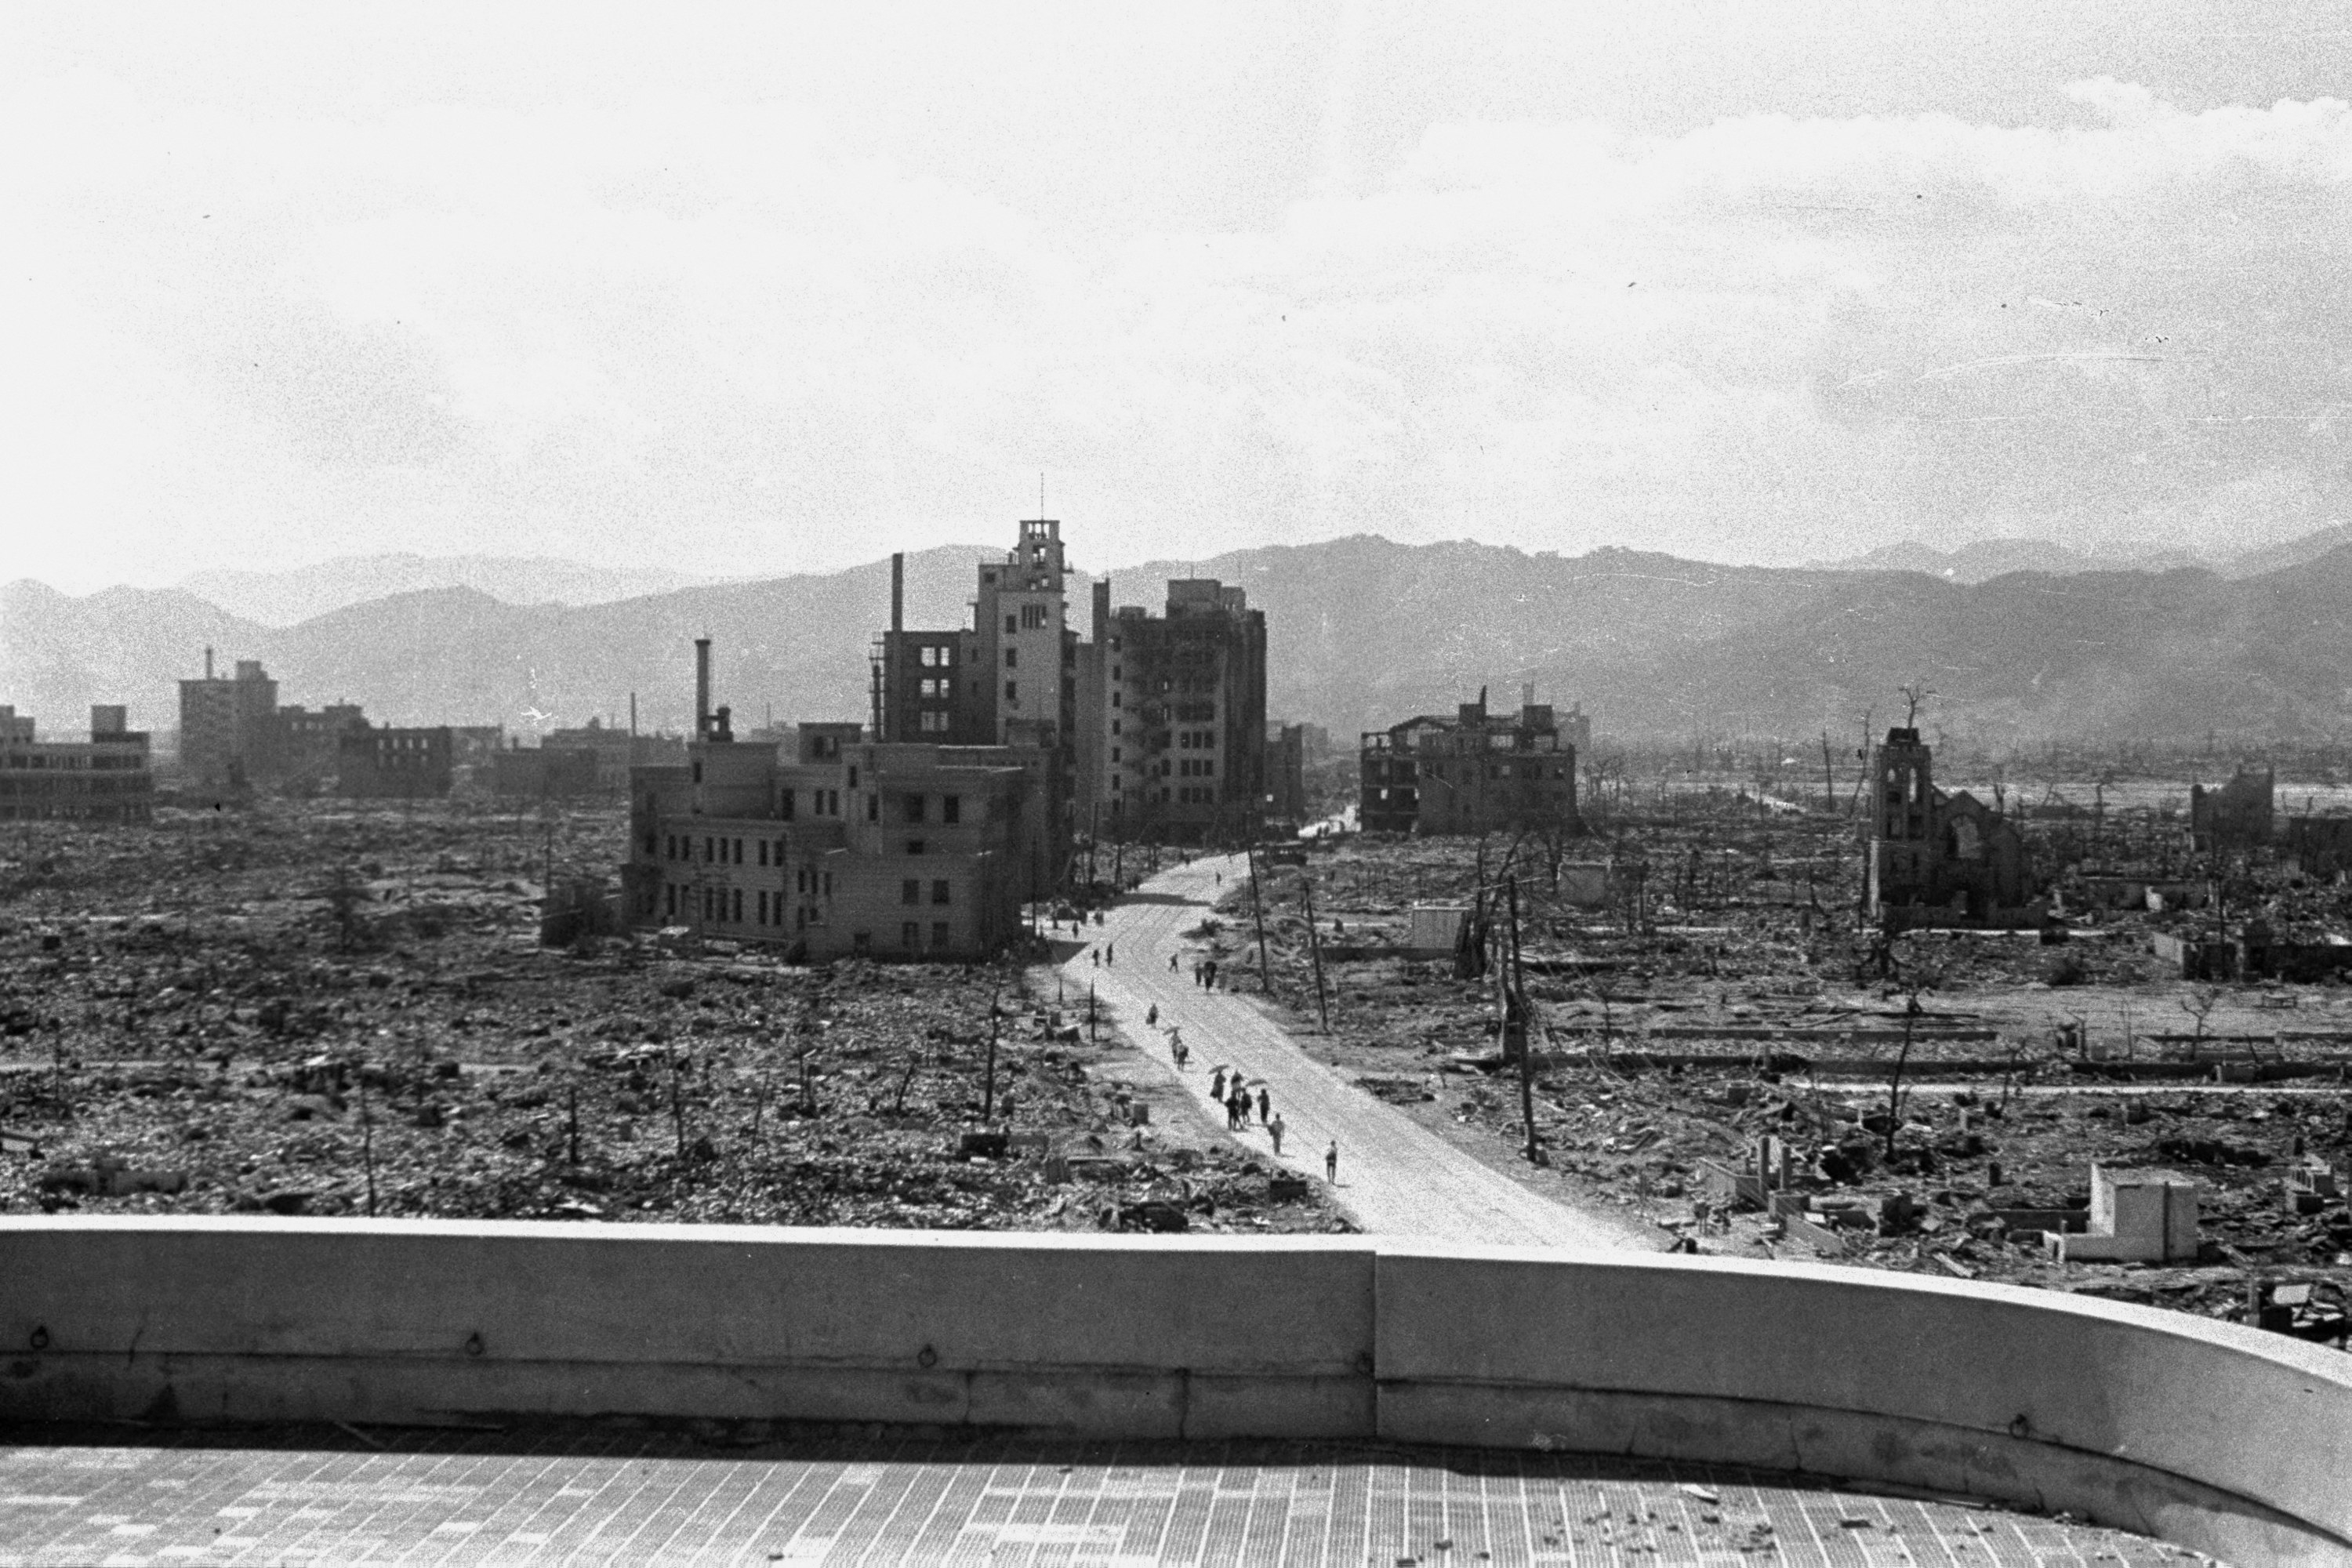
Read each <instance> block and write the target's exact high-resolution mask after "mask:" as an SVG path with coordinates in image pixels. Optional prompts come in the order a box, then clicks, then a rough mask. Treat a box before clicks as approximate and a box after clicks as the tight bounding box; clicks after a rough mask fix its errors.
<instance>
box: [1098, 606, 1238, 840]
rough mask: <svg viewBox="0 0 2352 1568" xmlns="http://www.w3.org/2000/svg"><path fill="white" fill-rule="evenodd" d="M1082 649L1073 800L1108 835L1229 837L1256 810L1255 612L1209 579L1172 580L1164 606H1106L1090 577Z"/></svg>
mask: <svg viewBox="0 0 2352 1568" xmlns="http://www.w3.org/2000/svg"><path fill="white" fill-rule="evenodd" d="M1093 633H1094V637H1093V640H1092V641H1091V642H1090V643H1088V644H1087V645H1086V646H1085V647H1083V648H1082V649H1081V650H1080V663H1081V669H1082V671H1083V672H1084V673H1083V676H1082V680H1083V688H1082V691H1081V702H1082V706H1083V708H1084V710H1085V712H1086V714H1087V720H1086V724H1085V727H1084V729H1083V730H1082V731H1081V756H1082V758H1084V759H1085V765H1083V766H1082V768H1081V771H1080V780H1081V786H1080V795H1079V804H1080V807H1081V810H1082V811H1083V812H1084V814H1085V821H1086V823H1087V825H1088V826H1091V827H1094V828H1095V829H1096V830H1097V836H1098V837H1103V838H1107V839H1124V840H1128V841H1136V840H1142V841H1146V842H1150V843H1158V844H1233V843H1236V842H1248V841H1250V840H1252V839H1254V838H1255V837H1257V835H1258V833H1259V830H1260V828H1261V826H1262V825H1263V823H1264V821H1265V795H1266V755H1265V658H1266V653H1265V647H1266V643H1265V636H1266V634H1265V611H1263V610H1253V609H1251V608H1250V607H1249V599H1248V595H1246V594H1245V593H1244V591H1243V590H1241V589H1240V588H1236V587H1231V586H1228V585H1226V584H1223V583H1220V582H1218V581H1216V580H1215V579H1214V578H1207V577H1198V578H1177V579H1174V580H1172V581H1171V582H1170V583H1169V584H1168V598H1167V604H1166V606H1165V611H1164V613H1163V614H1161V615H1157V616H1155V615H1152V614H1150V612H1149V611H1147V610H1146V609H1144V608H1143V607H1142V606H1140V605H1121V606H1119V607H1118V609H1117V610H1116V611H1114V610H1113V609H1112V608H1111V591H1110V584H1108V583H1107V582H1105V583H1097V584H1095V591H1094V616H1093Z"/></svg>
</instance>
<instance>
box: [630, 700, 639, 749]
mask: <svg viewBox="0 0 2352 1568" xmlns="http://www.w3.org/2000/svg"><path fill="white" fill-rule="evenodd" d="M636 738H637V694H636V693H635V692H634V691H632V692H630V693H629V739H631V740H632V741H634V740H635V739H636Z"/></svg>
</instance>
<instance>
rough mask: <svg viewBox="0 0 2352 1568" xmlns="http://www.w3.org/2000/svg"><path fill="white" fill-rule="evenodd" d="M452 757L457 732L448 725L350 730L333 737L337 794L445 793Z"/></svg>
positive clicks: (397, 796)
mask: <svg viewBox="0 0 2352 1568" xmlns="http://www.w3.org/2000/svg"><path fill="white" fill-rule="evenodd" d="M456 756H457V740H456V736H455V734H454V733H453V731H451V730H450V729H449V727H448V726H447V725H446V724H445V725H438V726H432V727H423V728H414V729H402V728H394V727H391V726H386V727H384V728H382V729H373V728H366V729H357V730H349V731H344V732H343V733H342V734H341V735H340V736H338V737H337V738H336V752H335V793H336V794H338V795H342V796H344V797H346V798H348V799H352V800H421V799H426V798H431V797H435V796H439V795H447V794H448V793H449V785H450V782H451V779H452V777H453V773H452V769H453V767H454V765H455V761H456Z"/></svg>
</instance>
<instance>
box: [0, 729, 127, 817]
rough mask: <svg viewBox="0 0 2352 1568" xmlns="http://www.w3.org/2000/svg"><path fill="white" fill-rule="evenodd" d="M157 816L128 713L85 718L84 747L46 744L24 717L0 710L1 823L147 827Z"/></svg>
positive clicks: (71, 743)
mask: <svg viewBox="0 0 2352 1568" xmlns="http://www.w3.org/2000/svg"><path fill="white" fill-rule="evenodd" d="M154 815H155V775H154V772H153V770H152V767H151V766H150V765H149V756H148V736H147V732H146V731H143V730H133V729H131V728H130V721H129V710H127V709H125V708H123V707H121V706H120V705H117V704H111V703H101V704H100V705H98V706H96V707H93V708H92V709H91V710H89V740H87V741H44V740H41V739H40V738H39V736H38V734H37V731H36V729H35V724H34V721H33V719H32V716H31V715H29V714H25V715H19V714H18V713H17V711H16V709H15V708H13V707H8V706H0V822H46V821H63V822H147V821H151V820H152V818H153V817H154Z"/></svg>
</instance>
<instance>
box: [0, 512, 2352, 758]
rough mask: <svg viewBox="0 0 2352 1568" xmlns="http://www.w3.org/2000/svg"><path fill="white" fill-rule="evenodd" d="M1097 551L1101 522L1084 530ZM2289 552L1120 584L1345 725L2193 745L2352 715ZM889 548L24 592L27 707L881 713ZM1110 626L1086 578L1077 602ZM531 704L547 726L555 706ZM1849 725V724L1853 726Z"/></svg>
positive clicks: (951, 577) (142, 715) (1485, 558)
mask: <svg viewBox="0 0 2352 1568" xmlns="http://www.w3.org/2000/svg"><path fill="white" fill-rule="evenodd" d="M1076 542H1077V543H1080V544H1082V543H1083V541H1082V540H1081V541H1076ZM2314 544H2315V546H2317V547H2320V548H2318V549H2317V551H2316V552H2315V553H2313V554H2311V555H2309V556H2308V557H2306V558H2303V559H2298V560H2295V561H2294V562H2293V563H2290V564H2287V565H2285V566H2284V567H2281V568H2276V569H2273V570H2270V571H2265V572H2258V573H2253V574H2246V575H2238V576H2225V575H2223V574H2221V573H2218V572H2215V571H2212V570H2210V569H2207V568H2202V567H2182V568H2176V569H2173V570H2168V571H2160V572H2152V571H2138V570H2130V571H2122V570H2105V571H2083V572H2070V573H2064V574H2058V573H2050V572H2022V573H2011V574H2004V575H2001V576H1998V577H1994V578H1992V579H1990V580H1989V581H1986V582H1982V583H1967V582H1959V581H1955V580H1952V579H1949V578H1946V577H1943V576H1941V575H1940V574H1938V575H1930V574H1923V573H1918V572H1906V571H1886V570H1856V569H1850V568H1832V567H1807V568H1797V569H1788V568H1768V567H1748V566H1726V565H1719V564H1714V563H1706V562H1695V561H1685V560H1680V559H1677V558H1675V557H1673V556H1668V555H1663V554H1656V553H1651V552H1639V551H1632V550H1623V549H1605V550H1599V551H1595V552H1591V553H1590V554H1587V555H1581V556H1560V555H1557V554H1553V553H1550V552H1543V553H1538V554H1532V555H1531V554H1528V553H1525V552H1520V551H1517V550H1512V549H1507V548H1502V547H1497V546H1491V545H1482V544H1477V543H1474V542H1454V543H1441V544H1428V545H1418V546H1415V545H1404V544H1397V543H1393V542H1390V541H1387V540H1384V539H1381V538H1377V537H1372V536H1368V535H1360V536H1356V537H1352V538H1347V539H1337V540H1330V541H1326V542H1321V543H1317V544H1309V545H1295V546H1273V547H1267V548H1263V549H1254V550H1246V551H1240V552H1233V553H1230V554H1226V555H1223V556H1219V557H1216V558H1214V559H1212V560H1207V561H1200V562H1185V563H1167V562H1160V563H1144V564H1142V565H1139V566H1137V567H1133V568H1129V569H1123V570H1120V571H1118V572H1117V573H1115V574H1112V583H1113V588H1114V598H1115V600H1116V601H1117V602H1119V603H1142V604H1153V605H1156V603H1157V602H1158V599H1159V597H1160V592H1161V584H1163V583H1164V581H1165V580H1166V579H1167V578H1169V577H1174V576H1193V575H1201V576H1211V577H1218V578H1221V579H1223V580H1224V581H1226V582H1228V583H1235V584H1240V585H1241V586H1243V587H1244V588H1245V589H1246V590H1247V591H1248V594H1249V598H1250V603H1251V604H1252V605H1254V606H1255V607H1257V608H1261V609H1263V610H1265V613H1266V618H1267V623H1268V639H1269V645H1270V658H1269V669H1270V674H1269V679H1268V710H1269V711H1270V712H1271V713H1273V714H1275V715H1276V716H1279V717H1283V718H1286V719H1290V720H1293V721H1297V720H1305V721H1311V722H1314V723H1318V724H1322V725H1325V726H1327V727H1328V728H1329V729H1330V731H1332V733H1333V735H1334V737H1335V738H1337V739H1340V740H1342V741H1343V742H1344V741H1345V740H1346V739H1347V738H1348V737H1349V736H1352V734H1353V733H1354V732H1355V731H1360V730H1366V729H1374V728H1384V727H1386V726H1387V725H1389V724H1391V723H1394V722H1396V721H1399V720H1401V719H1403V718H1405V717H1408V716H1410V715H1412V714H1413V713H1417V712H1428V711H1447V710H1451V709H1452V708H1453V707H1454V704H1455V703H1457V702H1460V701H1464V700H1469V699H1470V698H1472V697H1474V696H1475V694H1476V692H1477V690H1478V689H1479V688H1480V687H1482V686H1488V687H1491V688H1492V689H1493V694H1492V700H1493V701H1494V703H1495V704H1496V706H1498V707H1500V706H1507V705H1509V704H1512V703H1515V702H1516V701H1517V688H1518V685H1519V683H1521V682H1531V683H1532V684H1534V686H1535V687H1536V688H1537V691H1538V700H1546V701H1551V702H1555V703H1557V704H1559V705H1562V706H1565V705H1567V704H1569V703H1571V702H1581V703H1582V704H1583V706H1584V707H1585V709H1586V710H1587V711H1588V712H1590V713H1591V714H1592V715H1593V718H1594V723H1595V729H1596V731H1597V732H1598V733H1599V734H1601V735H1602V736H1604V737H1617V738H1620V739H1624V740H1636V739H1643V740H1653V741H1663V740H1675V741H1686V740H1690V739H1692V738H1694V737H1696V736H1704V735H1727V734H1744V735H1779V736H1784V737H1791V738H1800V739H1801V738H1802V737H1806V736H1811V735H1814V734H1815V733H1817V732H1818V731H1822V730H1824V729H1826V730H1828V731H1830V732H1831V733H1832V734H1833V735H1836V736H1840V737H1843V736H1849V735H1858V733H1859V726H1860V725H1861V724H1862V722H1863V719H1864V714H1865V713H1866V712H1868V713H1872V714H1874V715H1875V716H1876V717H1877V720H1878V721H1880V722H1882V723H1883V722H1884V721H1885V716H1886V715H1887V714H1888V713H1889V712H1890V711H1893V710H1897V709H1899V707H1900V703H1901V699H1900V698H1899V696H1898V695H1897V693H1896V688H1897V687H1898V686H1899V685H1901V684H1903V683H1905V682H1906V681H1925V682H1926V683H1927V685H1929V686H1931V687H1933V688H1934V689H1935V690H1936V692H1937V696H1936V697H1935V699H1934V700H1932V701H1931V703H1930V704H1929V707H1928V709H1927V713H1926V714H1925V715H1924V716H1923V723H1927V724H1931V725H1932V726H1934V727H1935V728H1937V729H1940V730H1944V731H1948V732H1949V733H1951V734H1953V735H1955V736H1958V735H1967V736H1969V737H1970V738H1972V739H1976V740H1979V741H1983V742H1991V743H2010V744H2032V743H2039V742H2049V741H2057V740H2074V739H2084V740H2102V739H2105V740H2115V739H2125V738H2128V739H2134V740H2146V739H2152V738H2179V739H2183V740H2190V739H2195V740H2202V739H2203V738H2204V737H2206V736H2207V735H2208V734H2209V733H2216V732H2218V733H2219V734H2221V735H2225V736H2230V737H2233V738H2239V739H2245V740H2252V741H2255V742H2262V741H2267V740H2290V739H2294V740H2309V739H2313V738H2316V737H2327V736H2337V735H2341V734H2343V733H2344V732H2345V731H2347V728H2352V616H2347V613H2346V611H2345V608H2344V606H2346V605H2352V542H2343V541H2330V540H2328V539H2326V538H2324V537H2323V538H2321V539H2319V540H2317V541H2315V542H2314ZM995 553H997V552H994V551H991V550H988V549H985V548H983V547H981V546H977V545H970V546H950V547H942V548H940V549H935V550H930V551H925V552H919V553H916V554H910V555H909V556H908V624H909V625H910V626H956V625H961V624H962V623H963V622H964V621H965V619H966V617H967V616H968V614H969V611H968V609H967V608H966V602H967V600H968V598H969V596H970V594H971V585H972V575H971V573H972V566H973V564H974V563H975V562H977V561H978V560H980V559H982V558H983V557H985V556H989V555H992V554H995ZM888 574H889V568H888V565H887V562H875V563H869V564H867V565H864V566H859V567H856V568H853V569H851V570H848V571H845V572H837V573H831V574H812V575H803V576H791V577H780V578H774V579H770V580H765V581H757V582H732V583H717V584H698V585H692V586H686V587H677V588H672V589H670V590H668V591H667V592H661V593H654V594H646V595H640V596H636V597H631V598H625V599H620V600H614V601H610V602H605V603H599V604H583V605H559V604H539V605H518V604H512V603H508V602H505V601H503V600H501V599H499V598H497V597H493V596H492V595H489V594H488V593H485V592H483V591H481V590H480V589H478V588H473V587H467V586H442V587H429V588H421V589H417V590H414V591H410V592H404V593H397V594H394V595H388V596H385V597H382V598H377V599H373V600H370V601H368V602H365V603H362V604H356V605H346V606H342V607H341V608H338V609H335V610H333V611H331V612H330V613H327V614H324V615H320V616H311V617H310V618H307V619H304V620H300V621H299V622H296V623H295V624H293V625H290V626H268V625H266V624H264V623H263V622H262V621H260V620H259V619H257V618H251V617H244V616H236V615H233V614H231V613H230V612H229V611H228V610H226V609H224V608H222V607H220V606H218V605H214V604H211V603H208V602H206V601H205V600H204V599H202V598H200V597H198V596H197V595H194V594H193V593H191V592H188V591H187V590H185V589H168V590H161V591H147V590H137V589H130V588H113V589H109V590H106V591H105V592H103V593H100V594H95V595H89V596H87V597H82V598H74V597H69V596H67V595H61V594H58V593H56V592H55V591H53V590H51V589H48V588H47V587H45V586H43V585H42V584H37V583H32V582H24V581H20V582H17V583H14V584H8V585H6V586H5V588H0V701H9V702H13V703H14V704H15V705H16V709H17V710H18V711H19V712H26V711H29V712H32V713H33V714H35V715H36V716H37V717H38V718H39V719H40V720H41V721H43V723H44V727H45V732H47V733H49V734H58V733H72V732H75V731H79V729H80V728H81V725H82V723H83V721H84V718H85V716H86V712H87V708H88V705H89V703H92V702H101V701H121V702H126V703H128V704H130V706H131V710H132V716H133V722H134V723H136V724H142V725H144V726H147V727H150V728H154V729H159V730H161V729H169V728H171V727H172V726H173V723H175V721H176V695H175V689H174V687H173V680H174V679H177V678H180V677H184V676H188V675H194V674H197V673H199V672H200V671H201V668H202V660H203V653H204V649H205V647H207V646H210V647H215V649H217V651H218V657H219V659H220V661H221V666H222V668H223V669H224V670H226V668H229V666H230V664H231V662H232V661H233V660H235V659H237V658H260V659H262V660H263V661H264V662H265V663H266V664H267V665H268V668H269V671H270V673H271V674H272V675H273V676H275V677H276V678H277V679H278V682H279V692H280V700H281V701H285V702H300V703H304V704H307V705H310V706H313V707H316V706H318V705H320V704H322V703H325V702H331V701H338V700H350V701H356V702H359V703H362V705H363V706H364V707H365V708H366V710H367V711H368V713H369V714H370V716H371V717H373V718H374V719H376V720H377V721H388V722H394V723H423V722H438V723H503V724H505V725H507V726H508V728H509V731H513V732H521V733H529V732H530V731H531V730H532V728H533V725H534V724H535V723H537V724H545V725H555V724H572V723H578V722H581V721H584V720H585V719H587V718H588V717H590V716H592V715H595V716H604V717H606V718H609V719H611V720H613V721H621V722H625V721H626V718H627V714H628V709H629V699H630V694H631V693H632V692H634V693H635V694H636V696H637V702H638V719H639V722H640V724H641V725H642V726H643V727H645V728H647V729H654V728H666V729H672V730H676V729H678V728H681V727H682V726H684V725H685V724H686V723H687V722H688V714H689V711H690V708H691V702H692V662H691V661H692V650H691V640H692V639H693V638H694V637H698V636H704V635H708V636H709V637H711V638H712V639H713V649H714V656H715V660H716V667H717V681H718V686H719V699H720V700H722V701H726V702H729V703H730V704H731V705H732V706H733V708H734V709H735V711H736V714H737V716H738V722H739V725H740V727H742V728H750V727H751V726H752V725H754V724H757V723H759V722H761V721H764V720H766V719H767V718H768V717H769V716H770V715H771V714H772V715H773V717H774V718H776V719H777V720H779V721H787V720H793V719H815V718H831V719H842V718H848V719H855V718H862V717H863V716H865V714H866V711H867V690H868V686H867V661H866V653H867V649H868V647H869V645H870V643H871V641H872V638H873V637H874V634H875V633H876V632H877V630H878V629H879V628H880V627H882V626H884V625H885V624H887V618H888V607H889V582H888ZM1070 597H1071V605H1072V616H1073V620H1074V621H1075V622H1076V623H1078V624H1080V625H1081V626H1083V622H1084V617H1085V615H1086V610H1085V605H1086V604H1087V596H1086V588H1085V584H1084V583H1083V582H1081V583H1077V584H1073V585H1072V591H1071V595H1070ZM532 715H538V716H539V717H538V718H537V719H533V718H532V717H531V716H532ZM1842 743H1843V742H1842Z"/></svg>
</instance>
